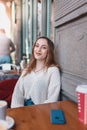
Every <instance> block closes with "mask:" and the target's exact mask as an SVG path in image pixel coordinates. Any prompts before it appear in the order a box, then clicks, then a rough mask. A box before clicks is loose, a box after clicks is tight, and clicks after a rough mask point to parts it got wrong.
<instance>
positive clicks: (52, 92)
mask: <svg viewBox="0 0 87 130" xmlns="http://www.w3.org/2000/svg"><path fill="white" fill-rule="evenodd" d="M59 93H60V72H59V70H58V69H57V68H54V69H53V71H52V73H51V75H50V79H49V86H48V93H47V100H45V101H44V103H49V102H55V101H57V100H58V97H59Z"/></svg>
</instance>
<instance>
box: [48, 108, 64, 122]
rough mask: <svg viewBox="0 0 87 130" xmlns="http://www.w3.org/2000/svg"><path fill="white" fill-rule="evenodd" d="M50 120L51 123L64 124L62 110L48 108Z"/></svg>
mask: <svg viewBox="0 0 87 130" xmlns="http://www.w3.org/2000/svg"><path fill="white" fill-rule="evenodd" d="M50 121H51V123H52V124H65V117H64V113H63V111H62V110H60V109H52V110H50Z"/></svg>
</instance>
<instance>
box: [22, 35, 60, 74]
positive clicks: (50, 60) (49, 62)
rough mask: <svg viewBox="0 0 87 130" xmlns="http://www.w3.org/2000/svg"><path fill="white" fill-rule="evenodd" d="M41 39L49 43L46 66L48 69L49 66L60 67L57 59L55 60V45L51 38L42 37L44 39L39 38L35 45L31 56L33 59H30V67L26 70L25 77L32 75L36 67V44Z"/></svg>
mask: <svg viewBox="0 0 87 130" xmlns="http://www.w3.org/2000/svg"><path fill="white" fill-rule="evenodd" d="M39 39H45V40H46V41H47V44H48V55H47V57H46V61H45V66H46V67H47V68H48V67H49V66H57V67H58V65H57V63H56V62H55V59H54V44H53V42H52V41H51V40H50V39H49V38H47V37H43V36H42V37H39V38H37V40H36V41H35V43H34V44H33V48H32V54H31V57H30V61H29V65H28V66H27V68H26V72H25V74H24V76H25V75H27V74H28V73H30V72H31V71H32V70H33V69H34V68H35V66H36V59H35V57H34V47H35V44H36V42H37V41H38V40H39Z"/></svg>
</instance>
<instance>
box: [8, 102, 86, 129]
mask: <svg viewBox="0 0 87 130" xmlns="http://www.w3.org/2000/svg"><path fill="white" fill-rule="evenodd" d="M51 109H61V110H63V112H64V115H65V119H66V124H64V125H58V124H57V125H54V124H51V123H50V110H51ZM7 115H9V116H11V117H13V118H14V120H15V126H14V127H13V130H87V125H83V124H82V123H80V122H79V121H78V116H77V105H76V104H75V103H73V102H71V101H60V102H55V103H49V104H42V105H33V106H29V107H20V108H12V109H8V110H7Z"/></svg>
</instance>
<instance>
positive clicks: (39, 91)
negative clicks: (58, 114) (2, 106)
mask: <svg viewBox="0 0 87 130" xmlns="http://www.w3.org/2000/svg"><path fill="white" fill-rule="evenodd" d="M59 92H60V73H59V69H58V66H57V64H56V63H55V60H54V44H53V42H52V41H51V40H50V39H48V38H47V37H39V38H38V39H37V40H36V42H35V43H34V45H33V49H32V56H31V58H30V62H29V66H28V67H27V68H26V69H25V70H24V72H23V73H22V75H21V77H20V78H19V80H18V82H17V84H16V86H15V89H14V92H13V96H12V102H11V107H12V108H13V107H21V106H25V105H31V104H43V103H49V102H55V101H57V100H58V96H59Z"/></svg>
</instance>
